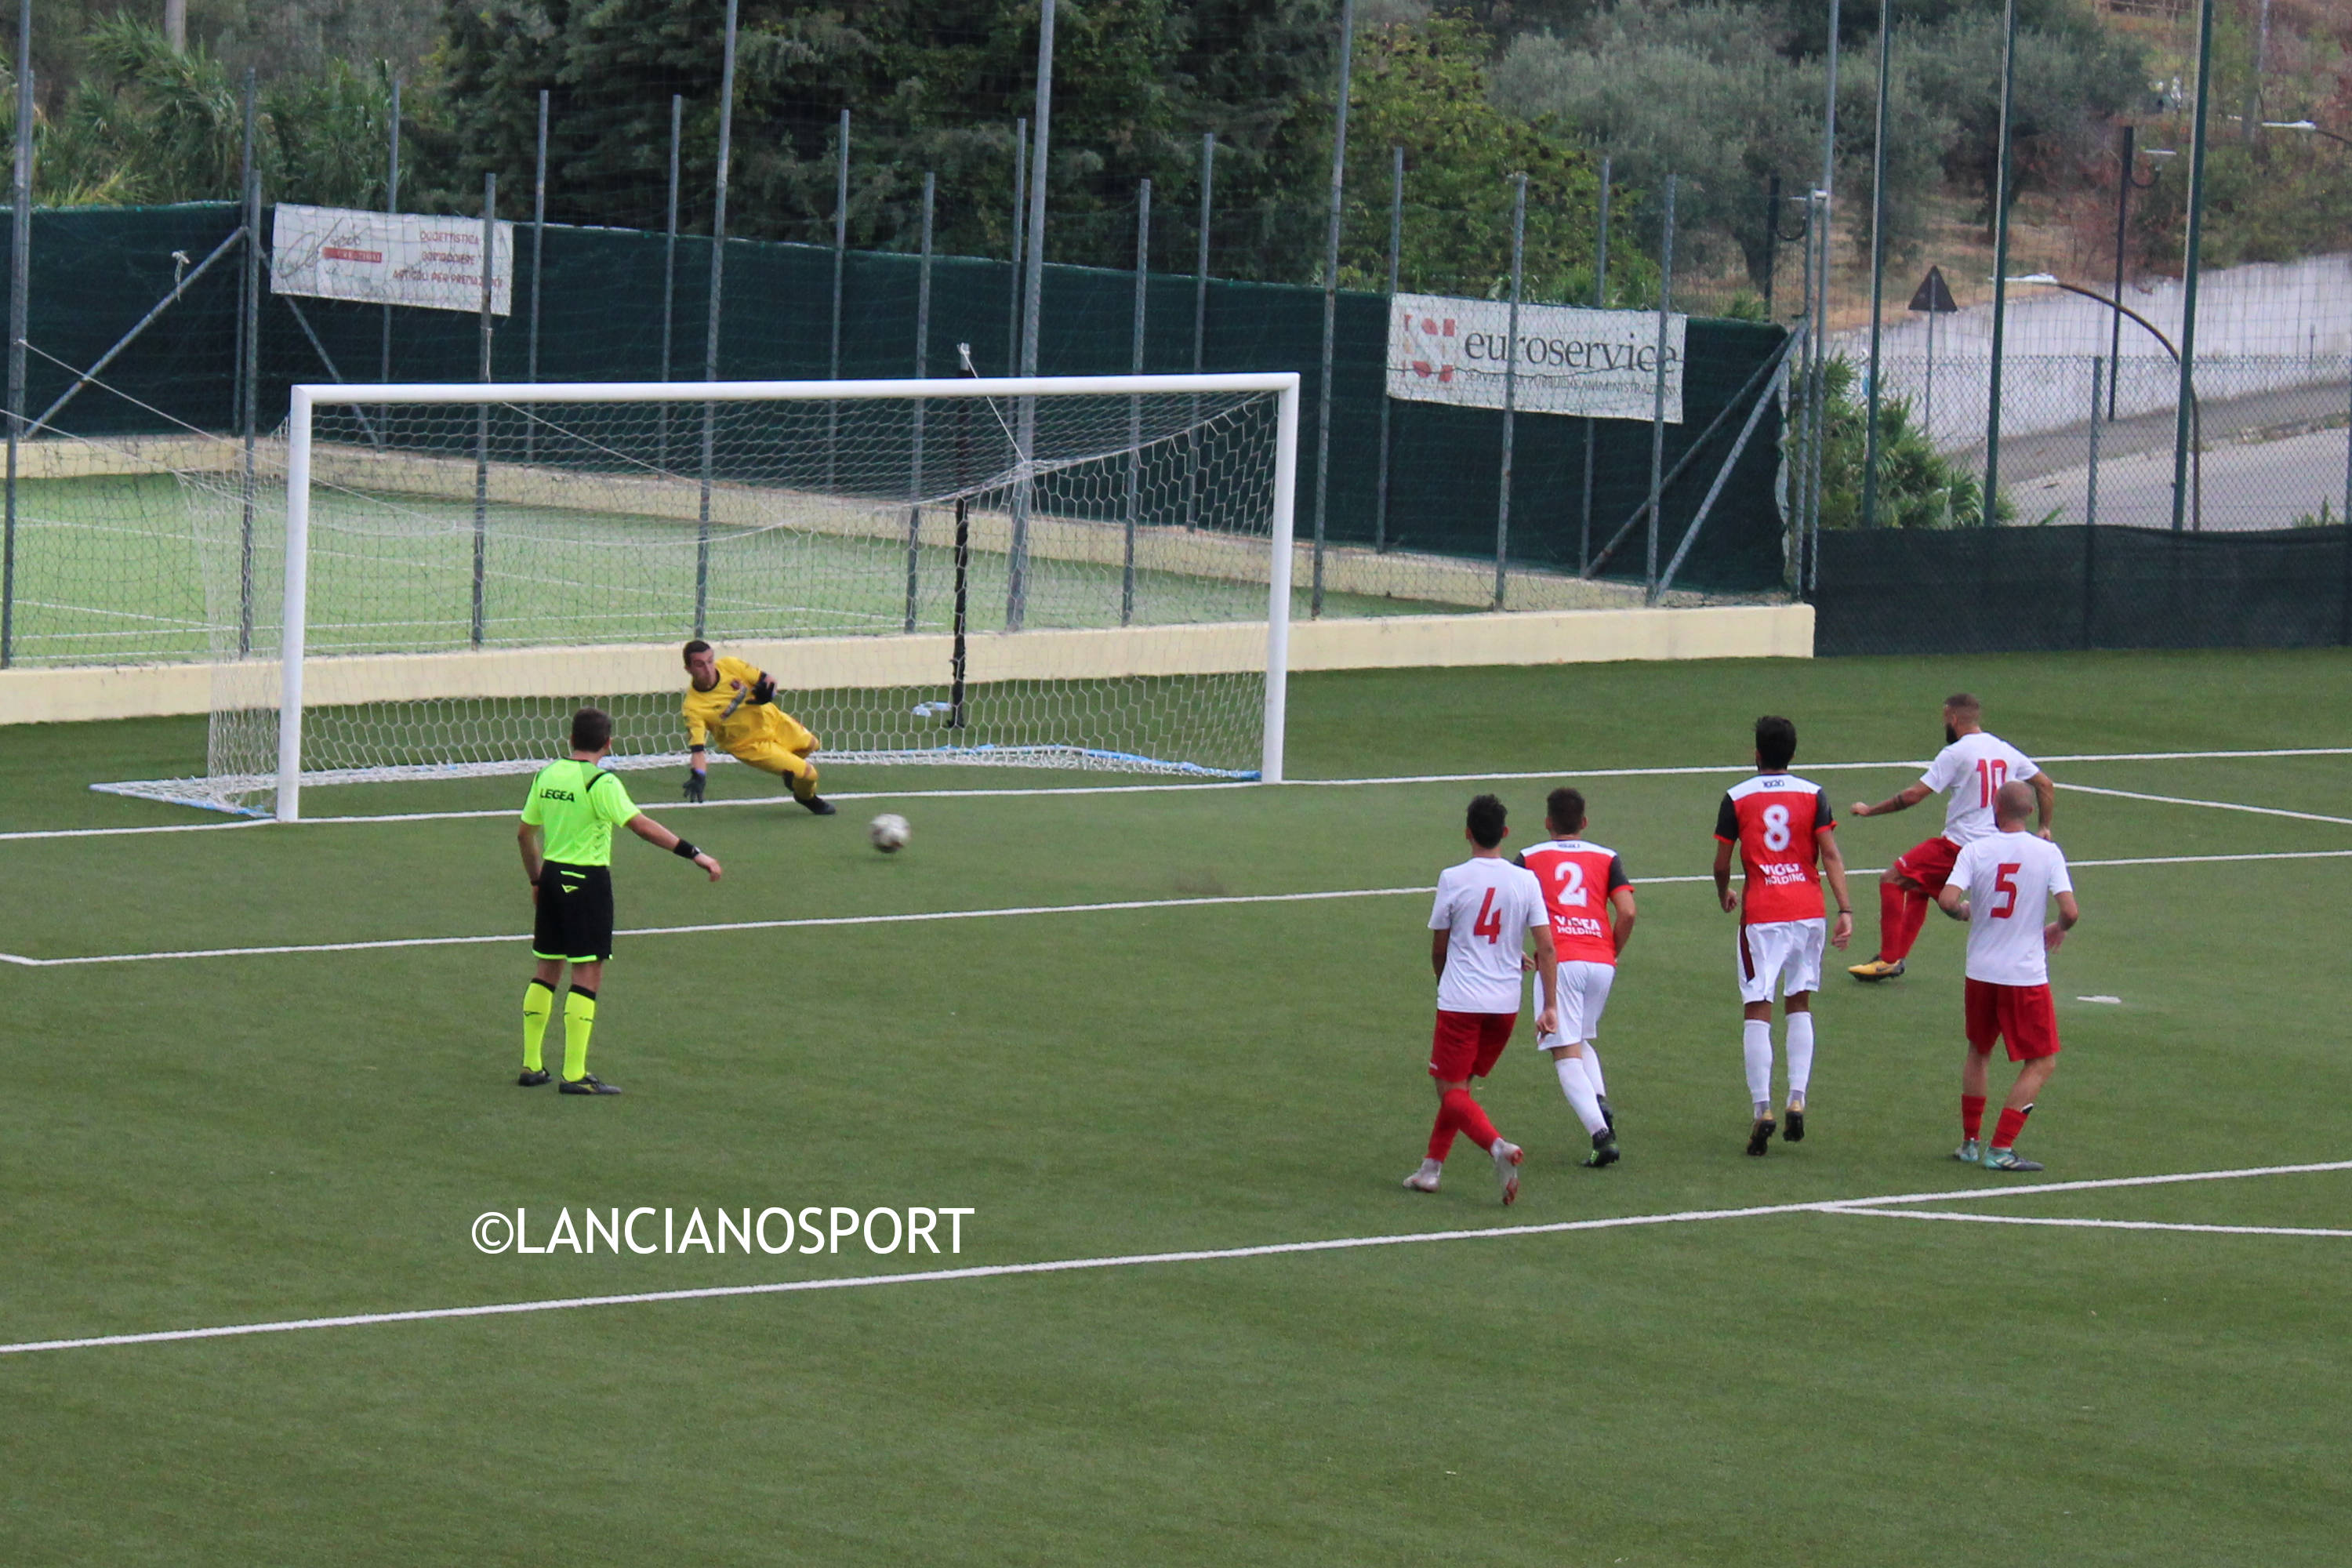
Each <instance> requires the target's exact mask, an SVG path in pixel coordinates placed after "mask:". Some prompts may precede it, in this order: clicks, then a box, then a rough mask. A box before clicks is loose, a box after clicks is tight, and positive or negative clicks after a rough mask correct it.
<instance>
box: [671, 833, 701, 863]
mask: <svg viewBox="0 0 2352 1568" xmlns="http://www.w3.org/2000/svg"><path fill="white" fill-rule="evenodd" d="M670 853H671V854H673V855H675V856H677V858H679V859H681V860H691V859H693V858H695V857H696V856H698V855H699V854H701V853H702V851H701V850H699V849H697V848H696V847H694V846H693V845H691V844H688V842H687V841H686V840H685V839H683V838H681V839H679V840H678V841H677V847H675V848H673V849H671V850H670Z"/></svg>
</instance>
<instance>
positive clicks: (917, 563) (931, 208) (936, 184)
mask: <svg viewBox="0 0 2352 1568" xmlns="http://www.w3.org/2000/svg"><path fill="white" fill-rule="evenodd" d="M939 191H940V176H939V173H938V171H937V170H933V169H926V170H924V171H923V251H922V256H923V258H922V262H921V264H920V266H919V268H918V269H917V270H916V273H915V379H916V380H918V381H922V380H926V379H928V378H929V375H930V374H931V220H932V215H933V213H934V212H935V211H936V210H937V205H938V201H939ZM925 413H926V410H925V408H924V405H923V399H921V398H917V399H915V438H914V450H913V451H912V452H911V453H910V454H908V468H910V469H911V470H912V472H913V477H912V479H910V480H909V481H908V496H909V498H910V499H909V504H908V507H907V630H908V633H909V634H912V633H913V631H914V629H915V618H916V612H917V609H918V604H917V597H918V590H919V587H920V586H921V584H920V579H919V573H920V570H921V565H922V545H923V427H924V424H925V417H924V416H925Z"/></svg>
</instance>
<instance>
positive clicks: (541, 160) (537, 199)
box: [522, 87, 548, 463]
mask: <svg viewBox="0 0 2352 1568" xmlns="http://www.w3.org/2000/svg"><path fill="white" fill-rule="evenodd" d="M547 99H548V92H547V89H545V88H543V87H542V88H541V89H539V155H538V159H537V163H536V165H535V167H534V169H533V171H532V177H531V189H530V330H529V337H530V341H529V342H527V343H526V344H525V345H524V349H523V373H522V378H523V379H524V380H525V381H530V382H535V381H537V380H538V379H539V280H540V278H541V267H540V263H541V259H542V258H544V257H545V256H546V254H547ZM538 449H539V427H538V425H537V424H536V423H535V422H534V421H532V420H529V419H526V420H524V421H523V426H522V460H523V461H524V462H526V463H528V462H530V460H531V458H533V457H535V456H536V455H537V453H538Z"/></svg>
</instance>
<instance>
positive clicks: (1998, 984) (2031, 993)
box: [1936, 782, 2083, 1171]
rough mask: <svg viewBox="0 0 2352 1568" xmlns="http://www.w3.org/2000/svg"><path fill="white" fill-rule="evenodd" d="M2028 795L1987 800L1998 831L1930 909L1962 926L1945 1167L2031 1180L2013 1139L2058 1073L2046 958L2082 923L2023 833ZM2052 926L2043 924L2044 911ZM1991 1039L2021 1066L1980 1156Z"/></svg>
mask: <svg viewBox="0 0 2352 1568" xmlns="http://www.w3.org/2000/svg"><path fill="white" fill-rule="evenodd" d="M1993 805H1994V810H1995V812H1996V813H1997V821H1998V822H1999V826H1998V827H1997V828H1996V829H1995V831H1994V832H1993V833H1992V834H1991V835H1990V837H1984V838H1979V839H1977V840H1975V841H1974V842H1972V843H1970V844H1969V847H1967V848H1965V849H1963V850H1961V851H1960V855H1959V859H1958V863H1957V864H1955V865H1954V866H1953V868H1952V874H1951V876H1950V878H1949V879H1947V880H1946V882H1945V883H1944V889H1943V891H1941V892H1939V893H1937V895H1936V902H1937V906H1938V907H1940V908H1941V909H1942V910H1943V911H1944V912H1945V913H1946V914H1948V915H1949V916H1951V917H1952V918H1953V919H1954V920H1957V921H1968V922H1969V983H1968V1029H1969V1054H1968V1059H1967V1060H1966V1061H1964V1062H1962V1063H1961V1065H1960V1138H1961V1142H1960V1146H1959V1147H1958V1149H1955V1150H1953V1151H1952V1158H1953V1159H1955V1160H1959V1161H1964V1162H1966V1163H1971V1164H1973V1163H1975V1162H1976V1161H1977V1160H1978V1159H1979V1157H1981V1158H1982V1159H1983V1161H1984V1164H1985V1169H1987V1170H1989V1171H2038V1170H2040V1169H2042V1167H2041V1165H2040V1164H2039V1163H2036V1162H2034V1161H2032V1160H2021V1159H2019V1158H2018V1157H2017V1135H2018V1134H2019V1133H2020V1132H2022V1131H2025V1119H2026V1118H2027V1117H2028V1116H2030V1115H2032V1113H2033V1101H2034V1100H2035V1098H2036V1097H2037V1096H2039V1095H2040V1094H2041V1092H2042V1085H2044V1084H2046V1083H2048V1082H2049V1081H2050V1074H2051V1072H2052V1071H2053V1069H2054V1068H2056V1067H2057V1066H2058V1011H2057V1009H2056V1008H2055V1007H2053V1006H2052V1005H2051V1002H2050V958H2049V955H2050V954H2051V953H2053V952H2056V951H2057V950H2058V944H2059V943H2061V942H2064V941H2065V940H2066V933H2067V932H2068V931H2072V930H2074V922H2075V921H2079V920H2081V919H2082V918H2083V911H2082V909H2081V908H2080V907H2079V906H2078V905H2077V904H2076V903H2075V902H2074V879H2072V878H2071V877H2070V876H2068V874H2067V871H2066V857H2065V856H2063V855H2062V854H2060V853H2059V852H2058V846H2056V845H2055V844H2053V843H2051V842H2050V841H2049V840H2048V839H2047V838H2042V837H2035V836H2034V835H2033V834H2031V833H2029V832H2027V831H2026V829H2025V823H2026V819H2027V818H2028V817H2030V816H2032V815H2033V809H2034V805H2035V792H2033V791H2032V790H2031V789H2028V788H2027V787H2026V786H2025V785H2023V784H2018V783H2015V782H2011V783H2009V784H2003V785H2001V786H2000V790H1999V791H1998V792H1996V794H1995V795H1994V799H1993ZM2053 903H2054V904H2056V905H2057V906H2058V918H2057V919H2056V920H2054V921H2050V922H2049V923H2048V924H2047V925H2044V924H2043V923H2042V916H2043V915H2044V914H2045V913H2046V912H2047V911H2048V909H2049V906H2050V905H2051V904H2053ZM1995 1040H2001V1041H2004V1042H2006V1043H2007V1045H2008V1047H2009V1059H2010V1060H2011V1061H2013V1062H2017V1063H2019V1064H2021V1065H2020V1066H2019V1068H2018V1069H2017V1082H2016V1083H2015V1084H2014V1085H2012V1086H2011V1089H2010V1091H2009V1099H2008V1100H2006V1101H2005V1102H2004V1103H2003V1104H2002V1106H2001V1108H2000V1125H1999V1126H1998V1127H1996V1128H1994V1129H1993V1134H1992V1146H1991V1147H1990V1149H1985V1150H1983V1151H1982V1152H1981V1155H1980V1154H1979V1148H1978V1143H1977V1135H1978V1132H1979V1130H1980V1129H1981V1128H1982V1127H1983V1125H1984V1109H1985V1065H1986V1063H1987V1062H1988V1061H1989V1060H1990V1058H1991V1057H1992V1047H1993V1042H1994V1041H1995Z"/></svg>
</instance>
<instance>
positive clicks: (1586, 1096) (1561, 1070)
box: [1518, 789, 1635, 1169]
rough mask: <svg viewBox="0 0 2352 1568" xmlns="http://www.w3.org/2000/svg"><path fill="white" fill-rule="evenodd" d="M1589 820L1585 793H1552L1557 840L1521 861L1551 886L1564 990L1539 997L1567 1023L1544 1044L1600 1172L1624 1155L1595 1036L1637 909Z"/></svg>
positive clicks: (1614, 858)
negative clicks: (1590, 831) (1589, 829)
mask: <svg viewBox="0 0 2352 1568" xmlns="http://www.w3.org/2000/svg"><path fill="white" fill-rule="evenodd" d="M1584 822H1585V814H1584V796H1583V795H1582V794H1581V793H1580V792H1579V791H1577V790H1572V789H1556V790H1554V791H1552V792H1551V795H1550V796H1549V798H1548V799H1547V800H1546V801H1545V803H1544V826H1545V828H1546V829H1548V830H1549V832H1550V834H1551V837H1550V838H1549V839H1548V840H1546V841H1545V842H1544V843H1541V844H1538V845H1537V846H1535V847H1533V848H1531V849H1529V850H1528V851H1527V852H1526V853H1525V854H1523V855H1521V856H1520V857H1519V858H1518V863H1519V864H1520V865H1522V866H1525V867H1526V868H1528V870H1530V871H1532V872H1534V873H1535V876H1536V881H1537V883H1538V886H1540V887H1541V888H1542V889H1543V896H1544V907H1545V909H1546V910H1548V911H1549V914H1550V916H1551V942H1552V951H1553V952H1554V953H1555V954H1556V955H1557V956H1558V957H1559V988H1558V989H1557V990H1555V991H1553V992H1551V993H1549V994H1545V993H1544V992H1541V991H1538V993H1537V994H1536V1001H1537V1004H1538V1006H1539V1007H1540V1006H1543V1005H1550V1006H1552V1007H1554V1008H1556V1009H1557V1010H1558V1012H1559V1029H1558V1030H1556V1031H1554V1032H1552V1033H1550V1034H1546V1035H1539V1036H1538V1037H1537V1039H1536V1044H1538V1046H1540V1047H1543V1048H1544V1050H1546V1051H1547V1052H1549V1054H1550V1056H1551V1060H1552V1068H1553V1070H1554V1071H1556V1072H1557V1073H1558V1074H1559V1089H1560V1092H1561V1093H1562V1094H1564V1095H1566V1096H1567V1097H1568V1103H1569V1106H1570V1109H1571V1110H1574V1111H1575V1112H1576V1119H1577V1120H1578V1121H1581V1122H1583V1123H1584V1131H1586V1132H1588V1133H1590V1134H1591V1138H1592V1152H1591V1153H1590V1154H1588V1155H1586V1156H1585V1160H1584V1163H1586V1164H1587V1165H1591V1166H1592V1167H1594V1168H1596V1169H1598V1168H1599V1167H1601V1166H1603V1165H1613V1164H1615V1163H1617V1161H1618V1159H1619V1154H1618V1152H1617V1118H1616V1117H1615V1116H1614V1115H1613V1114H1612V1113H1611V1111H1610V1110H1609V1091H1608V1089H1606V1088H1605V1087H1604V1086H1603V1084H1602V1082H1601V1053H1600V1051H1598V1050H1597V1049H1595V1048H1594V1047H1593V1044H1592V1040H1593V1037H1594V1036H1595V1035H1597V1034H1598V1033H1599V1032H1600V1029H1601V1010H1602V1009H1603V1008H1605V1007H1607V1006H1608V1005H1609V988H1610V986H1611V985H1612V984H1614V983H1615V981H1616V978H1617V955H1618V954H1619V953H1622V952H1624V951H1625V942H1626V941H1627V939H1628V938H1630V937H1632V936H1633V919H1634V912H1635V911H1634V908H1633V882H1632V880H1631V879H1628V878H1627V877H1626V875H1625V862H1624V861H1623V860H1622V858H1619V856H1618V854H1617V851H1615V850H1614V849H1609V848H1604V847H1602V846H1601V845H1598V844H1595V843H1592V842H1591V840H1589V839H1587V838H1586V837H1584ZM1612 915H1614V917H1615V920H1614V921H1613V928H1612V920H1611V916H1612Z"/></svg>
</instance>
